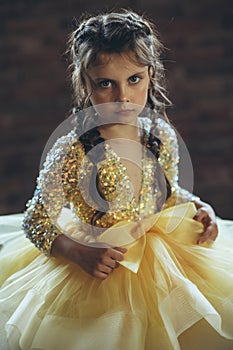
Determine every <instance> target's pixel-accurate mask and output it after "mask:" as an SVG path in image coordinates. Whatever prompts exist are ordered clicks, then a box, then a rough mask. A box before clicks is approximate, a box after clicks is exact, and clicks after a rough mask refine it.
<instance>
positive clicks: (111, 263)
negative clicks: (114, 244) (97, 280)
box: [102, 256, 117, 269]
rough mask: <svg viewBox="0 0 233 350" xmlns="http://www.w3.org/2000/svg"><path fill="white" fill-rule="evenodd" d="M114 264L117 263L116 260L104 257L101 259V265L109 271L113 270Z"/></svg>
mask: <svg viewBox="0 0 233 350" xmlns="http://www.w3.org/2000/svg"><path fill="white" fill-rule="evenodd" d="M116 263H117V262H116V260H114V259H112V258H111V257H109V256H104V257H103V258H102V264H103V265H106V266H108V267H110V268H111V269H115V267H116Z"/></svg>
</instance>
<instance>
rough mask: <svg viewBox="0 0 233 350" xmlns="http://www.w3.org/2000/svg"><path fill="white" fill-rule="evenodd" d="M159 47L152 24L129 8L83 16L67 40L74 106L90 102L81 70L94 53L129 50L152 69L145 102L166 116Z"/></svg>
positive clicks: (88, 63) (161, 47)
mask: <svg viewBox="0 0 233 350" xmlns="http://www.w3.org/2000/svg"><path fill="white" fill-rule="evenodd" d="M162 49H163V46H162V44H161V43H160V41H159V39H158V37H157V34H156V31H155V29H154V26H153V24H152V23H150V22H149V21H148V20H146V19H145V18H144V17H142V16H140V15H138V14H136V13H134V12H132V11H128V10H122V11H120V12H117V13H115V12H111V13H107V14H99V15H97V16H94V17H89V18H87V19H85V20H83V21H82V22H81V23H80V25H79V27H78V28H77V29H76V30H75V31H74V32H73V33H72V34H71V37H70V41H69V51H70V53H71V61H72V63H71V66H70V67H71V72H72V83H73V88H74V104H75V106H74V107H75V108H77V109H83V108H87V107H89V106H91V102H90V95H89V96H88V95H87V92H86V89H85V74H86V73H87V69H88V67H89V66H90V65H91V64H93V63H94V62H95V60H96V58H97V55H98V53H100V52H105V53H122V52H126V51H129V50H131V51H133V52H134V53H135V58H136V60H137V62H139V63H141V64H142V65H147V66H148V67H151V70H152V77H151V82H150V89H149V94H148V101H147V106H148V107H150V108H152V109H153V110H156V111H157V112H158V113H159V114H160V116H164V117H165V118H166V114H165V105H166V104H167V103H168V104H170V101H169V100H168V98H167V97H166V89H165V79H164V67H163V64H162V63H161V60H160V54H161V51H162Z"/></svg>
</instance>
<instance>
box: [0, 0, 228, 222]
mask: <svg viewBox="0 0 233 350" xmlns="http://www.w3.org/2000/svg"><path fill="white" fill-rule="evenodd" d="M95 3H96V5H94V1H93V2H92V1H90V0H85V1H81V0H66V1H64V0H57V1H56V2H55V1H52V0H30V1H29V0H25V1H19V0H18V1H14V0H11V1H6V0H1V2H0V15H1V21H0V47H1V55H0V66H1V78H0V79H1V87H0V98H1V112H0V133H1V135H0V142H1V149H0V161H1V167H0V177H1V178H0V181H1V196H0V213H1V214H5V213H13V212H19V211H22V210H24V207H25V202H26V201H27V199H28V198H30V197H31V196H32V193H33V190H34V186H35V178H36V176H37V173H38V167H39V162H40V157H41V154H42V151H43V148H44V146H45V143H46V141H47V139H48V137H49V135H50V134H51V132H52V131H53V130H54V129H55V127H56V126H57V125H58V124H59V123H61V122H62V121H63V120H64V118H65V117H66V116H67V115H68V111H69V108H70V105H71V90H70V84H69V81H68V79H67V71H66V68H67V63H66V60H65V56H64V51H65V48H66V40H67V35H68V33H70V31H71V30H72V22H74V17H76V18H79V16H80V15H81V14H82V13H83V12H84V11H85V12H93V11H94V10H96V9H103V8H113V7H115V8H118V7H121V6H123V7H131V8H132V9H135V10H140V11H143V12H145V13H146V14H147V15H149V16H150V17H151V18H152V19H154V21H155V22H156V24H157V27H158V30H159V31H160V32H161V37H162V39H163V42H164V44H165V46H166V47H167V48H168V50H167V51H166V53H165V55H164V59H165V62H166V69H167V77H168V80H169V91H170V97H171V99H172V101H173V102H174V107H173V108H172V109H170V110H169V111H168V114H169V116H170V118H171V120H172V121H173V122H174V123H175V125H176V127H177V129H178V131H179V132H180V133H181V135H182V136H183V139H184V141H185V143H186V145H187V147H188V149H189V151H190V154H191V157H192V161H193V168H194V176H195V177H194V184H195V186H194V190H195V193H197V194H198V195H199V196H201V197H202V198H204V199H205V200H206V201H209V202H211V203H212V204H213V205H214V207H215V208H216V211H217V213H218V215H220V216H223V217H228V218H233V210H232V209H233V181H232V180H233V176H232V170H233V169H232V150H233V147H232V146H233V145H232V139H233V137H232V135H233V130H232V129H233V117H232V115H233V113H232V96H231V93H232V85H231V83H232V46H231V39H232V18H231V10H232V9H231V6H230V1H227V0H222V1H221V2H220V0H218V1H216V0H211V1H210V0H202V1H201V2H198V1H196V0H191V1H186V0H180V1H178V0H156V1H155V0H150V1H149V0H144V1H140V0H139V1H136V0H135V1H132V0H131V1H108V2H106V1H102V0H99V1H98V2H95ZM106 3H107V5H106Z"/></svg>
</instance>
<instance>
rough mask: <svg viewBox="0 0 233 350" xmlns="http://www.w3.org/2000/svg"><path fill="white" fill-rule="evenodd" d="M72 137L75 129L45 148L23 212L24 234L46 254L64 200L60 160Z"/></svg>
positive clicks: (55, 232)
mask: <svg viewBox="0 0 233 350" xmlns="http://www.w3.org/2000/svg"><path fill="white" fill-rule="evenodd" d="M74 139H75V133H74V132H70V133H69V134H68V135H66V136H63V137H61V138H59V139H58V140H57V142H56V143H55V144H54V146H53V147H52V149H51V150H50V151H49V153H48V155H47V157H46V160H45V163H44V165H43V169H42V170H41V171H40V174H39V177H38V178H37V187H36V190H35V192H34V196H33V198H32V199H31V200H30V201H28V203H27V209H26V212H25V215H24V220H23V229H24V232H25V234H26V237H27V238H29V239H30V240H31V242H32V243H33V244H34V245H35V246H36V247H37V248H38V249H39V250H40V251H42V252H43V253H45V255H47V256H49V255H50V250H51V247H52V243H53V241H54V239H55V238H56V237H57V235H58V234H60V233H61V231H60V229H59V227H58V226H57V225H56V222H57V218H58V216H59V214H60V212H61V209H62V208H63V207H64V206H65V205H66V204H67V202H68V196H67V194H66V193H65V192H64V188H63V184H62V181H63V180H62V177H63V163H64V161H65V159H67V152H68V150H69V148H68V147H70V145H71V144H73V142H74Z"/></svg>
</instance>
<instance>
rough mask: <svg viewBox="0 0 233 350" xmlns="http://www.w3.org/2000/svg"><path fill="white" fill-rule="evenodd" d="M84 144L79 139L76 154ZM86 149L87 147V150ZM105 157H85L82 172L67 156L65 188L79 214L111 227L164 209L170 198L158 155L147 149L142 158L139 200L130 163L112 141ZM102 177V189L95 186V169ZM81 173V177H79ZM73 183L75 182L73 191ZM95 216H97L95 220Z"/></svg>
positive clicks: (105, 147)
mask: <svg viewBox="0 0 233 350" xmlns="http://www.w3.org/2000/svg"><path fill="white" fill-rule="evenodd" d="M80 149H82V145H81V143H80V142H76V143H75V144H74V145H73V149H72V153H73V155H72V154H69V155H68V158H73V156H74V154H75V153H76V154H77V152H79V153H80ZM83 152H84V151H83ZM104 152H105V157H104V160H102V161H101V162H99V163H97V164H96V166H95V165H94V164H93V163H92V162H91V161H90V159H89V158H88V157H85V154H84V153H83V161H81V162H80V164H78V163H76V166H78V172H76V171H75V172H74V171H71V169H73V170H74V166H75V165H74V164H72V166H70V161H69V160H67V161H66V164H65V168H64V174H65V177H64V181H63V184H64V189H65V191H64V192H65V193H70V195H69V196H67V199H68V200H69V201H70V202H72V203H73V209H74V211H75V213H76V215H77V216H78V217H79V218H80V219H81V220H82V221H84V222H87V223H91V224H94V225H95V226H98V227H109V226H111V225H113V224H115V223H116V222H118V221H121V220H129V221H131V220H138V219H140V218H141V217H144V216H147V215H149V214H153V213H154V212H156V211H158V210H160V209H161V207H162V205H163V203H164V202H165V199H166V190H165V188H166V184H165V182H164V183H163V184H162V186H163V188H161V187H159V185H160V186H161V182H162V181H161V177H159V178H158V176H157V175H158V174H161V171H160V167H159V164H158V162H156V160H155V158H154V157H149V154H147V152H146V151H145V152H144V154H143V157H142V160H141V174H142V175H141V190H140V196H139V200H138V201H137V200H136V198H135V196H134V193H133V189H132V184H131V181H130V178H129V176H128V175H127V171H126V167H125V166H124V165H123V164H122V162H121V159H120V157H119V156H118V155H117V154H116V152H115V151H114V150H113V149H112V148H111V146H109V145H108V144H105V145H104ZM95 171H96V175H97V178H98V191H97V190H96V188H95V186H94V187H93V188H92V189H91V190H87V189H90V187H91V185H93V183H95V181H93V173H94V178H95ZM77 173H78V177H77ZM70 184H73V185H74V184H75V186H73V190H72V191H70ZM93 218H94V220H93Z"/></svg>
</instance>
